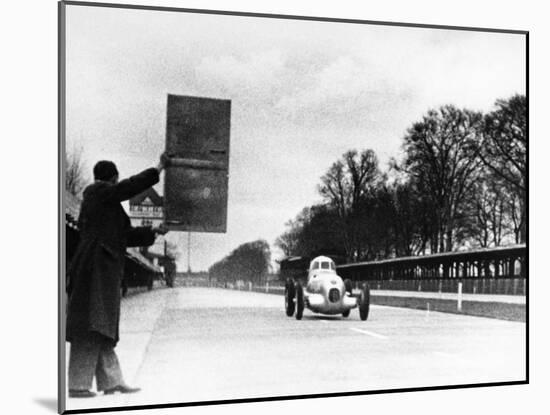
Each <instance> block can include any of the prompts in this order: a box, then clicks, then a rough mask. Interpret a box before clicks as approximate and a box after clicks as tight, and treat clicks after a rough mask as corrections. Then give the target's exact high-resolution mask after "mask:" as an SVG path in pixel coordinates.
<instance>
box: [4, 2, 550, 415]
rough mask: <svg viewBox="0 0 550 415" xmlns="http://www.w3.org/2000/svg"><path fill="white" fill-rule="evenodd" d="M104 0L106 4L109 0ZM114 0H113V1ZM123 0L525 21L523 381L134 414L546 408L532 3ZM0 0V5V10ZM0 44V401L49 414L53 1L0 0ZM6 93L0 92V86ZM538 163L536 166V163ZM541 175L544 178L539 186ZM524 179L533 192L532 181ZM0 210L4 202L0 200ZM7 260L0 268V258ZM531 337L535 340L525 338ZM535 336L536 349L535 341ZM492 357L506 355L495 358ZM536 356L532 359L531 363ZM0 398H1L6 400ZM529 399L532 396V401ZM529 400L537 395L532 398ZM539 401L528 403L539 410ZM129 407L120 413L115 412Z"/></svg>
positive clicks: (535, 8)
mask: <svg viewBox="0 0 550 415" xmlns="http://www.w3.org/2000/svg"><path fill="white" fill-rule="evenodd" d="M110 2H111V3H117V1H115V0H112V1H110ZM119 3H125V2H119ZM126 3H134V4H144V5H150V6H171V7H183V8H200V9H215V10H232V11H245V12H257V13H275V14H287V15H302V16H319V17H335V18H352V19H363V20H379V21H392V22H407V23H425V24H441V25H452V26H472V27H486V28H502V29H517V30H529V31H530V41H531V43H530V56H531V62H530V90H529V93H530V109H531V115H530V121H531V129H530V133H531V134H530V137H531V138H530V179H531V183H530V223H531V225H532V226H531V227H530V260H531V267H530V275H531V282H530V289H531V297H530V302H531V307H530V355H529V356H530V366H531V367H530V385H520V386H507V387H486V388H472V389H458V390H441V391H430V392H413V393H398V394H395V393H389V394H382V395H366V396H354V397H343V398H323V399H307V400H293V401H280V402H261V403H249V404H231V405H220V406H204V407H183V408H174V409H164V410H142V411H139V412H132V413H140V414H144V415H145V414H153V413H161V411H162V413H170V414H221V413H223V414H245V415H246V414H256V413H258V412H261V413H267V414H280V413H298V412H304V411H307V412H316V411H319V412H320V413H323V414H325V413H331V412H334V413H341V412H343V411H369V412H370V413H375V414H376V413H377V414H393V413H403V412H406V413H408V414H417V413H418V414H423V415H431V414H434V415H435V414H437V415H440V414H441V413H442V412H443V411H444V412H445V414H448V415H451V414H461V415H463V414H468V413H471V414H474V413H484V412H488V411H491V413H498V414H499V415H501V414H514V415H516V414H518V413H529V414H536V413H542V412H543V411H544V408H545V407H546V408H547V407H548V402H547V399H546V400H545V401H542V399H543V397H545V395H547V390H548V388H547V386H549V384H550V381H549V380H548V373H549V370H548V369H550V365H549V359H548V356H549V352H548V351H549V350H550V343H549V336H550V335H549V332H550V330H548V327H547V326H548V325H547V324H546V323H547V322H546V321H545V320H546V318H547V317H546V316H548V315H549V314H548V313H549V311H550V310H549V305H548V304H549V303H548V301H547V299H546V294H545V293H548V292H550V278H549V277H548V275H547V274H548V272H547V269H546V268H543V265H544V264H543V261H544V258H545V251H546V249H545V248H546V246H547V245H548V244H547V235H548V234H549V233H550V229H549V227H548V215H546V214H545V210H546V209H545V207H546V206H548V203H546V202H547V198H548V197H547V196H546V195H547V194H548V191H547V188H548V186H547V185H546V183H545V182H546V181H545V180H544V179H545V176H547V174H548V171H547V167H546V165H547V163H548V162H547V155H548V147H549V145H550V144H548V142H549V140H548V137H550V134H548V133H547V131H546V128H544V127H545V124H547V123H546V122H545V121H546V119H547V115H546V113H547V112H548V109H547V108H548V103H547V102H548V99H547V97H548V96H549V95H550V94H549V92H550V90H549V88H548V76H547V74H549V73H550V65H549V57H548V53H547V52H546V51H547V50H548V49H549V46H550V45H549V40H550V27H549V26H548V24H547V16H548V14H547V13H545V9H544V2H535V1H532V0H526V1H522V2H517V1H510V0H500V1H494V0H486V1H483V2H480V1H479V0H461V1H455V2H442V1H431V0H415V1H407V0H384V1H376V2H374V1H372V2H366V1H351V0H340V1H328V0H317V1H313V0H277V1H275V0H264V1H262V2H258V1H252V0H230V1H227V0H226V1H223V0H156V1H144V0H142V1H133V0H128V1H127V2H126ZM6 9H7V10H6ZM2 17H3V19H2V20H3V21H2V24H1V25H0V31H1V35H2V36H1V38H2V44H3V50H2V54H3V57H4V59H3V64H2V69H3V71H2V72H3V76H2V84H3V87H2V92H3V93H2V95H3V97H2V98H3V99H2V110H3V111H2V113H3V114H4V117H3V121H2V127H3V128H2V132H3V137H2V138H3V151H2V156H1V157H2V163H0V165H1V166H2V172H3V174H2V177H3V184H4V189H3V192H4V195H3V196H4V197H3V199H2V200H3V203H2V205H3V206H2V208H3V209H2V215H3V218H4V220H3V225H4V227H3V230H4V229H5V226H6V225H7V232H6V231H4V232H3V238H2V247H3V249H2V252H3V254H4V257H3V261H2V265H3V270H2V276H3V279H2V281H3V283H4V284H3V287H2V288H3V289H2V290H1V296H2V297H1V301H0V305H1V307H2V309H1V316H2V331H3V336H2V337H3V339H4V340H3V342H2V352H3V353H2V354H3V357H4V359H3V360H4V362H5V361H6V360H8V363H7V364H6V363H4V365H3V368H4V369H5V368H6V367H7V370H8V372H7V373H6V372H5V371H4V372H3V375H2V379H3V382H2V385H3V390H4V394H3V396H4V399H3V402H2V407H3V409H8V411H9V409H13V410H14V411H10V412H16V413H32V414H42V413H44V414H51V413H53V412H54V411H55V407H56V403H55V400H56V389H57V386H56V385H57V326H56V322H57V242H56V241H57V223H56V220H55V218H57V188H56V186H57V85H56V80H57V4H56V1H55V0H47V1H44V0H27V1H20V2H7V3H6V4H5V5H4V6H3V13H2ZM6 92H7V94H6ZM545 173H546V174H545ZM545 185H546V186H545ZM535 189H537V190H538V191H537V192H535ZM4 209H6V210H7V211H6V210H4ZM6 266H7V269H6V268H5V267H6ZM535 345H536V346H535ZM535 347H536V348H535ZM503 364H506V363H505V362H503ZM535 365H536V367H535ZM6 398H7V399H6ZM539 401H540V402H539ZM539 403H540V404H541V405H539ZM539 408H540V409H539ZM120 413H129V412H125V411H124V412H120Z"/></svg>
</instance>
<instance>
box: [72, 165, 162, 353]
mask: <svg viewBox="0 0 550 415" xmlns="http://www.w3.org/2000/svg"><path fill="white" fill-rule="evenodd" d="M158 181H159V172H158V170H157V169H155V168H151V169H147V170H145V171H143V172H141V173H139V174H137V175H135V176H132V177H130V178H129V179H125V180H122V181H120V182H118V183H116V184H113V183H109V182H104V181H96V182H95V183H93V184H91V185H90V186H88V187H87V188H86V189H85V190H84V194H83V200H82V206H81V209H80V216H79V218H78V226H79V230H80V240H79V244H78V247H77V250H76V252H75V255H74V257H73V259H72V261H71V264H70V266H69V269H68V271H67V296H68V303H67V333H66V338H67V340H68V341H72V340H73V339H75V338H83V337H87V336H88V335H89V334H90V332H96V333H99V334H101V335H103V336H104V337H106V338H108V339H110V340H111V341H112V342H113V345H116V343H117V342H118V340H119V332H118V330H119V320H120V297H121V292H120V291H121V290H120V285H121V282H122V277H123V272H124V261H125V252H126V247H128V246H148V245H152V244H153V243H154V241H155V234H154V233H153V231H152V230H151V229H150V228H148V227H141V228H132V227H131V225H130V219H129V218H128V215H127V214H126V212H125V211H124V209H123V208H122V206H121V204H120V202H121V201H123V200H127V199H130V198H131V197H133V196H135V195H138V194H139V193H141V192H143V191H144V190H146V189H147V188H149V187H151V186H152V185H154V184H155V183H158Z"/></svg>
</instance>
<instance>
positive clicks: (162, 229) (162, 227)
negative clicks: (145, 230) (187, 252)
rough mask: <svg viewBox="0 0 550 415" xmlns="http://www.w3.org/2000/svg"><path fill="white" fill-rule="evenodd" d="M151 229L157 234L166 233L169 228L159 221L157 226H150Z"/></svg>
mask: <svg viewBox="0 0 550 415" xmlns="http://www.w3.org/2000/svg"><path fill="white" fill-rule="evenodd" d="M151 230H152V231H153V232H155V233H156V234H157V235H165V234H166V233H168V230H169V229H168V227H167V226H166V225H165V224H164V223H161V224H160V225H159V226H156V227H154V228H151Z"/></svg>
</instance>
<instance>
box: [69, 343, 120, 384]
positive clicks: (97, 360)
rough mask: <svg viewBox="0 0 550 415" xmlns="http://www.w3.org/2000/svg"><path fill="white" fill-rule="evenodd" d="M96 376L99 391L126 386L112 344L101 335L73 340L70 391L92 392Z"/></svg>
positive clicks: (70, 358) (70, 360) (70, 361)
mask: <svg viewBox="0 0 550 415" xmlns="http://www.w3.org/2000/svg"><path fill="white" fill-rule="evenodd" d="M94 375H95V378H96V385H97V390H98V391H104V390H106V389H110V388H113V387H115V386H118V385H124V380H123V378H122V371H121V370H120V365H119V362H118V358H117V355H116V353H115V349H114V347H113V346H112V343H111V342H110V341H109V340H108V339H106V338H104V337H103V336H100V335H90V336H89V337H86V338H82V339H73V341H72V342H71V352H70V357H69V389H75V390H90V389H91V388H92V382H93V378H94Z"/></svg>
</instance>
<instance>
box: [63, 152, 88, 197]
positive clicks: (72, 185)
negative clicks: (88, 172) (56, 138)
mask: <svg viewBox="0 0 550 415" xmlns="http://www.w3.org/2000/svg"><path fill="white" fill-rule="evenodd" d="M84 169H85V166H84V163H83V161H82V149H81V148H79V149H76V150H75V149H73V150H72V151H70V152H69V151H67V152H66V153H65V189H66V190H67V191H68V192H69V193H71V194H73V195H74V196H80V193H81V192H82V190H83V189H84V187H86V184H87V180H86V179H85V177H84Z"/></svg>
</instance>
